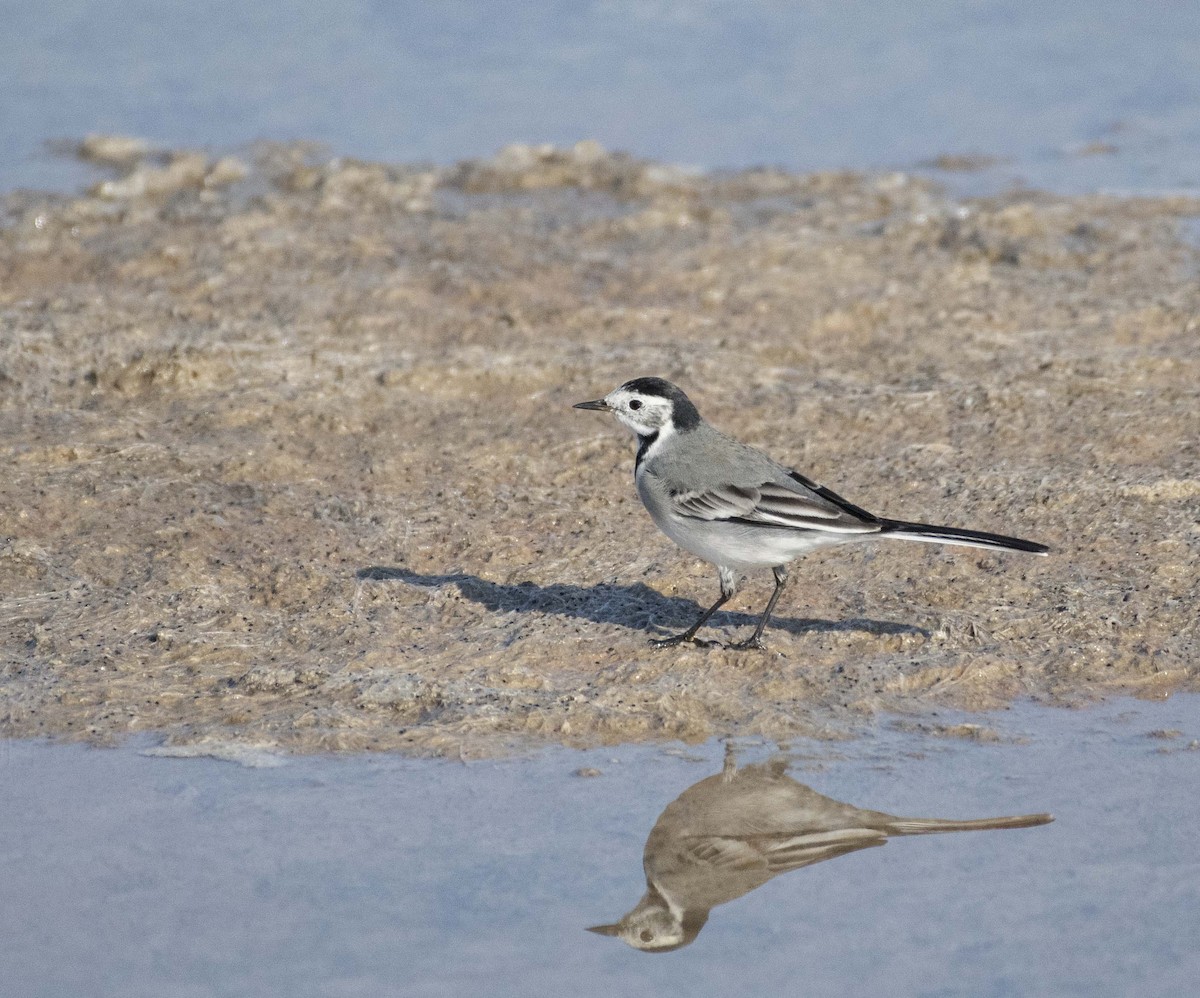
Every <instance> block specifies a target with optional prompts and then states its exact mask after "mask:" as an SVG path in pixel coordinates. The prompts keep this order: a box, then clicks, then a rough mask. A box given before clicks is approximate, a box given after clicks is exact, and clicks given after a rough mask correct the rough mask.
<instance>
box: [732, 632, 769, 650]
mask: <svg viewBox="0 0 1200 998" xmlns="http://www.w3.org/2000/svg"><path fill="white" fill-rule="evenodd" d="M726 647H727V648H730V649H731V650H733V651H751V650H754V651H766V650H767V646H766V645H765V644H763V639H762V638H760V637H759V636H758V635H757V634H756V635H754V637H752V638H747V639H746V640H745V641H734V642H732V643H731V644H729V645H727V646H726Z"/></svg>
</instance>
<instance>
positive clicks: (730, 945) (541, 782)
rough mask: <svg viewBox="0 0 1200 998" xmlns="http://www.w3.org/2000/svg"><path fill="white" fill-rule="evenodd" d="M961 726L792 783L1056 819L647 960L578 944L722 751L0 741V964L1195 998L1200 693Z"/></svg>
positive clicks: (876, 802) (487, 984)
mask: <svg viewBox="0 0 1200 998" xmlns="http://www.w3.org/2000/svg"><path fill="white" fill-rule="evenodd" d="M941 720H943V721H946V722H948V723H950V722H953V721H955V720H957V718H952V717H950V716H949V715H943V716H942V718H941ZM970 720H971V721H973V722H975V723H979V722H982V723H984V724H986V725H988V726H990V728H992V729H994V730H995V731H996V732H998V733H999V734H1000V735H1001V738H1002V740H1001V741H999V742H977V741H963V740H959V739H945V738H934V737H931V736H929V735H928V734H924V733H922V732H921V731H919V730H916V731H914V730H911V729H909V730H905V729H904V726H903V725H897V724H894V723H893V724H890V725H889V724H887V723H883V724H881V725H880V726H878V727H876V728H875V729H873V730H871V731H869V732H868V733H867V734H866V735H865V736H864V737H863V738H861V739H859V740H855V741H852V742H845V743H839V744H838V745H836V746H834V747H831V746H830V745H829V744H828V743H815V742H814V743H796V744H793V745H792V746H790V757H791V759H792V775H793V776H794V777H795V778H796V779H798V780H800V781H801V782H803V783H807V784H810V785H812V786H813V787H814V788H815V789H816V790H818V791H820V792H821V793H823V794H826V795H829V796H832V797H834V798H836V799H838V800H841V801H848V802H850V803H852V804H855V805H857V806H863V807H870V808H875V809H880V810H884V811H888V812H891V813H896V814H908V815H921V816H937V817H954V818H964V817H983V816H991V815H997V814H1020V813H1026V812H1034V811H1042V810H1048V811H1052V812H1053V813H1054V815H1055V818H1056V820H1055V822H1054V823H1053V824H1051V825H1048V826H1044V827H1039V828H1029V829H1020V830H1012V831H988V832H973V833H969V834H948V835H934V836H923V837H913V838H900V839H894V840H892V841H889V842H888V844H887V845H886V846H885V847H884V848H881V849H867V850H864V851H863V852H861V853H856V854H853V855H848V856H844V857H841V858H838V859H835V860H833V861H831V862H825V863H821V864H819V865H815V866H812V867H809V868H806V869H802V870H798V871H795V872H790V873H786V874H784V875H781V876H778V877H776V878H775V879H773V880H772V881H771V882H770V883H768V884H766V885H765V886H763V887H761V888H760V889H758V890H755V891H752V892H751V893H749V894H747V895H746V896H744V897H742V898H740V899H738V900H735V901H732V902H730V903H728V904H727V905H723V906H721V907H718V908H715V909H714V910H713V911H712V913H711V917H710V918H709V921H708V924H707V925H706V926H705V927H704V929H703V931H702V932H701V933H700V935H699V936H698V937H697V938H696V939H695V941H694V942H693V943H692V944H691V945H689V946H686V947H684V948H682V949H680V950H677V951H675V952H673V953H669V954H665V955H657V956H652V955H647V954H643V953H640V952H637V951H635V950H633V949H630V948H628V947H626V946H625V945H623V944H622V943H621V942H619V941H617V940H614V939H608V938H604V937H601V936H598V935H594V934H590V933H588V932H586V931H584V930H585V927H587V926H590V925H594V924H596V923H602V922H611V921H613V920H615V919H616V918H617V917H618V916H619V915H621V914H622V913H623V912H625V911H627V910H628V909H629V908H631V907H632V906H633V904H634V902H635V901H636V900H637V898H638V897H639V896H640V894H641V893H642V890H643V889H644V882H643V877H642V872H641V867H640V864H641V853H642V846H643V842H644V840H645V836H646V834H647V833H648V831H649V830H650V828H651V826H652V825H653V824H654V822H655V820H656V817H657V816H658V814H659V813H660V812H661V810H662V809H663V808H664V807H665V806H666V805H667V803H668V802H670V801H671V800H673V799H674V798H675V797H677V796H678V795H679V794H680V793H681V792H682V791H683V790H685V789H686V788H687V787H689V786H690V785H692V784H694V783H696V782H697V781H698V780H700V779H702V778H704V777H706V776H709V775H711V774H713V773H715V772H718V771H719V770H720V768H721V758H722V746H721V745H720V744H719V743H710V744H707V745H705V746H703V747H701V748H699V749H697V750H695V751H693V750H690V749H689V750H679V751H676V750H671V749H663V748H654V747H623V748H619V749H615V750H597V751H589V752H573V751H567V750H554V751H546V752H543V753H540V754H538V755H536V756H533V757H531V758H525V759H513V760H509V761H501V762H494V761H493V762H486V763H472V764H468V765H462V764H457V763H449V762H444V761H436V762H423V761H416V760H412V759H404V758H400V757H397V756H392V755H360V756H355V757H349V758H346V757H343V758H328V757H296V758H279V757H268V756H254V755H253V754H251V755H250V756H248V757H245V758H246V759H247V761H249V762H251V763H257V764H260V765H251V766H239V765H233V764H230V763H229V762H224V761H218V760H215V759H206V758H198V759H176V758H163V757H147V756H145V755H141V754H138V751H137V750H136V747H126V748H122V749H118V750H95V749H87V748H82V747H78V746H47V745H44V744H38V743H31V742H13V741H8V742H3V743H0V760H2V764H0V794H2V797H3V800H4V809H3V813H2V814H0V881H2V882H3V883H4V885H5V886H4V895H3V897H4V901H3V903H2V904H0V935H2V937H3V938H4V940H5V944H4V946H3V948H2V950H0V978H2V979H3V980H4V981H5V982H6V993H9V994H20V995H31V996H33V995H46V996H49V995H60V994H94V995H122V996H139V995H147V996H149V995H154V996H163V995H200V994H204V995H211V994H219V995H223V994H228V995H235V994H255V995H276V994H278V995H309V994H312V995H388V994H397V995H399V994H404V995H451V994H491V995H560V994H579V995H593V994H594V995H609V994H621V993H635V991H636V992H639V993H656V994H676V993H687V994H694V995H707V994H713V995H718V994H733V993H744V994H773V993H784V992H787V993H795V990H796V989H797V988H798V987H799V988H802V989H803V991H804V992H805V993H812V994H865V993H890V994H906V995H907V994H922V995H954V994H971V995H1027V994H1059V995H1072V994H1078V995H1128V994H1139V995H1178V994H1184V993H1187V992H1188V991H1189V989H1190V988H1191V987H1192V986H1193V985H1194V982H1195V980H1196V979H1197V976H1198V975H1200V956H1197V946H1196V943H1197V937H1196V925H1197V924H1200V922H1198V916H1200V861H1198V860H1197V858H1196V851H1195V844H1194V831H1195V828H1196V827H1197V824H1198V822H1200V797H1198V796H1197V794H1196V792H1195V788H1196V786H1197V779H1196V776H1197V766H1198V765H1200V751H1197V742H1196V739H1197V738H1200V698H1198V697H1195V696H1186V695H1181V696H1177V697H1174V698H1172V699H1171V700H1169V701H1168V702H1166V703H1157V704H1148V703H1142V702H1138V701H1129V700H1120V701H1113V702H1110V703H1107V704H1105V705H1102V706H1101V707H1099V708H1096V709H1093V710H1080V711H1063V710H1051V709H1046V708H1040V707H1035V706H1031V705H1028V704H1025V705H1019V706H1017V707H1015V708H1014V709H1012V710H1009V711H1005V712H1002V713H998V714H995V715H991V716H986V717H982V718H981V717H980V716H978V715H972V717H971V718H970ZM146 748H147V746H145V745H143V746H142V749H143V750H145V749H146ZM740 751H741V758H742V761H743V762H747V761H750V760H753V759H761V758H764V757H765V756H767V755H768V754H769V752H768V749H767V747H765V746H761V745H753V744H744V745H742V746H741V749H740ZM269 762H276V763H283V764H282V765H278V766H264V765H261V764H262V763H269ZM581 768H594V769H597V770H599V771H600V775H597V776H594V777H592V778H584V777H582V776H577V775H574V774H575V773H576V772H577V771H578V770H580V769H581Z"/></svg>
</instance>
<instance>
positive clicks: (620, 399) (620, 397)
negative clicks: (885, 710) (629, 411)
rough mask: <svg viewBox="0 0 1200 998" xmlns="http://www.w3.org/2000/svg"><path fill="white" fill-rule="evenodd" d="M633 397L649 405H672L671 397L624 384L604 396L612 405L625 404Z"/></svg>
mask: <svg viewBox="0 0 1200 998" xmlns="http://www.w3.org/2000/svg"><path fill="white" fill-rule="evenodd" d="M631 399H638V400H639V401H641V402H644V403H645V404H646V405H648V406H665V407H667V408H670V406H671V400H670V399H667V398H663V397H662V396H661V395H649V394H647V393H645V392H639V391H637V390H635V389H632V388H626V387H625V386H624V385H622V386H621V387H620V388H614V389H613V390H612V391H611V392H609V393H608V394H607V395H605V396H604V401H605V402H607V403H608V404H609V405H611V406H619V405H624V404H626V403H628V402H629V401H630V400H631Z"/></svg>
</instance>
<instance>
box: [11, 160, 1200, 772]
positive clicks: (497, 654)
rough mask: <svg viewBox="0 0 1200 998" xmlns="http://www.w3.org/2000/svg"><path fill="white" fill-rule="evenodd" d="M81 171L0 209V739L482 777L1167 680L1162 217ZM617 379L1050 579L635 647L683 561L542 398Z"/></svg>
mask: <svg viewBox="0 0 1200 998" xmlns="http://www.w3.org/2000/svg"><path fill="white" fill-rule="evenodd" d="M84 151H85V153H86V155H87V156H88V157H90V158H91V159H93V160H94V161H96V162H98V163H104V164H108V165H109V168H110V169H111V171H112V176H111V178H110V179H108V180H106V181H103V182H101V183H99V184H98V185H97V187H96V188H95V189H94V190H93V191H92V192H91V193H89V194H87V195H84V196H76V197H64V196H56V195H48V194H37V193H18V194H14V195H10V196H8V197H7V198H6V199H5V202H4V205H3V229H2V230H0V427H2V429H0V442H2V445H3V448H4V456H5V469H6V474H5V480H4V482H3V484H2V485H0V495H2V500H0V643H2V649H3V671H2V672H0V731H2V732H3V733H4V734H6V735H10V736H34V735H55V736H66V737H76V738H86V739H90V740H94V741H98V742H111V741H115V740H120V739H122V738H124V737H126V736H128V735H129V734H131V733H142V732H152V733H157V734H159V735H161V737H162V738H163V739H164V740H165V741H166V742H168V743H169V744H173V745H181V746H183V745H187V746H192V747H193V748H194V750H196V751H207V750H215V751H226V750H231V749H230V748H229V747H230V746H241V747H243V748H244V747H247V746H251V747H253V746H259V747H267V748H271V749H279V750H285V751H315V750H360V749H368V748H379V749H402V750H408V751H411V752H416V753H422V754H461V755H464V756H475V755H487V754H493V753H498V752H504V751H507V750H509V749H511V748H512V747H513V746H514V745H519V744H528V743H529V742H530V741H534V742H547V741H550V742H562V743H566V744H571V745H590V744H596V743H613V742H618V741H629V740H659V739H671V738H682V739H684V740H688V741H698V740H702V739H705V738H708V737H710V736H712V735H719V734H725V733H736V734H740V735H764V736H768V737H771V738H788V737H792V736H795V735H808V736H817V737H841V736H843V735H845V734H847V733H850V732H852V731H853V730H854V728H855V726H856V725H857V724H859V723H861V722H862V721H864V720H865V719H868V718H870V717H872V716H874V715H876V714H878V713H879V712H881V711H882V712H889V713H894V714H901V715H906V716H910V718H911V720H912V721H913V723H916V724H920V725H923V726H924V727H925V728H926V729H932V730H937V729H938V723H939V722H938V719H937V717H936V716H935V715H936V712H937V711H938V710H939V709H941V708H943V707H955V708H964V709H968V710H975V709H984V708H995V707H998V706H1002V705H1004V704H1006V703H1009V702H1011V701H1012V700H1014V699H1016V698H1022V697H1026V698H1033V699H1035V700H1044V701H1050V702H1054V703H1060V704H1064V705H1075V704H1081V703H1087V702H1090V701H1094V700H1095V699H1097V698H1100V697H1104V696H1107V695H1110V694H1114V693H1122V694H1134V695H1138V696H1144V697H1162V696H1166V695H1168V694H1170V693H1171V692H1173V691H1175V690H1182V689H1189V690H1197V689H1200V659H1198V655H1197V651H1198V649H1200V634H1198V627H1197V623H1196V612H1195V608H1196V606H1197V603H1198V596H1200V583H1198V582H1197V573H1196V571H1195V566H1196V564H1197V554H1198V549H1200V524H1198V516H1197V509H1198V506H1200V444H1198V437H1200V434H1198V432H1197V428H1198V426H1200V423H1198V420H1197V412H1198V411H1200V387H1198V386H1200V345H1198V344H1200V284H1198V283H1197V280H1196V278H1197V270H1198V264H1200V251H1198V250H1197V247H1196V246H1195V244H1194V242H1193V243H1189V241H1188V240H1187V238H1186V235H1187V233H1188V232H1189V231H1190V232H1193V233H1194V231H1195V228H1194V225H1195V221H1194V220H1195V217H1196V216H1197V215H1200V201H1197V200H1194V199H1186V198H1140V199H1139V198H1125V199H1118V198H1109V197H1100V196H1094V197H1060V196H1053V195H1047V194H1040V193H1036V192H1030V191H1019V192H1010V193H1006V194H1004V195H1000V196H994V197H989V198H982V199H975V200H965V201H964V200H957V199H954V198H952V197H950V196H949V195H947V194H945V193H942V192H939V191H938V190H937V189H935V188H933V187H931V186H930V185H929V184H927V183H926V182H923V181H920V180H918V179H915V178H913V177H910V176H905V175H898V174H892V175H886V176H862V175H852V174H820V175H812V176H791V175H787V174H783V173H778V172H772V171H757V172H750V173H742V174H731V175H711V176H702V175H694V174H690V173H686V172H684V171H680V170H677V169H674V168H672V167H668V166H664V165H661V164H655V163H646V162H640V161H635V160H632V159H629V158H626V157H622V156H617V155H611V154H608V153H605V152H604V151H603V150H601V149H599V148H598V147H596V146H594V145H592V144H588V143H583V144H581V145H580V146H577V147H576V148H575V149H573V150H560V151H549V150H539V149H528V148H524V147H515V148H512V149H509V150H506V151H505V152H503V153H501V154H499V155H498V156H497V157H496V158H495V159H493V160H491V161H487V162H476V163H467V164H462V165H460V166H458V167H454V168H450V169H426V168H420V167H397V166H389V165H382V164H374V163H362V162H354V161H348V160H328V159H327V158H322V157H321V156H319V155H318V154H316V153H315V152H314V151H313V150H311V149H308V148H305V147H302V146H263V147H261V148H259V149H257V150H254V152H253V155H249V156H246V157H244V158H243V159H241V160H238V159H233V158H229V157H225V158H219V157H209V156H205V155H201V154H197V153H187V152H176V153H168V154H159V153H153V152H151V151H148V150H146V149H145V148H144V147H139V146H137V145H132V146H131V145H129V144H121V143H113V142H105V141H94V142H93V143H92V144H91V145H90V146H88V147H86V148H85V150H84ZM1189 226H1191V228H1190V229H1189ZM650 374H656V375H661V376H664V377H667V378H670V379H671V380H673V381H676V382H677V383H679V384H680V385H681V386H683V387H684V388H685V389H686V390H687V391H688V392H689V394H691V395H692V397H693V399H694V400H695V401H696V402H697V404H698V405H699V406H700V408H701V411H702V412H703V413H704V414H705V415H706V416H708V417H709V418H710V419H711V420H712V421H713V422H714V423H715V424H716V425H718V426H719V427H721V428H723V429H725V430H727V431H729V432H731V433H733V434H735V435H737V436H739V437H741V438H742V439H744V440H746V441H748V442H751V443H755V444H758V445H760V446H763V447H764V448H766V449H768V450H769V451H770V452H771V453H772V454H773V455H774V456H776V457H777V458H779V459H780V460H783V461H786V462H788V463H790V464H792V465H794V466H795V467H797V468H798V469H799V470H801V471H802V472H804V473H805V474H806V475H808V476H809V477H811V478H814V479H816V480H817V481H819V482H822V483H823V484H825V485H828V486H829V487H831V488H833V489H835V490H836V491H838V492H840V493H842V494H843V495H845V496H846V497H847V498H849V499H850V500H851V501H853V502H856V503H859V504H860V505H863V506H865V507H867V508H869V509H872V510H874V511H878V512H881V513H885V514H887V515H890V516H894V517H899V518H909V519H923V520H928V521H932V522H944V523H948V524H953V525H957V526H966V527H974V528H977V529H984V530H997V531H1002V532H1008V533H1015V534H1019V535H1021V536H1026V537H1031V538H1033V539H1036V540H1040V541H1043V542H1045V543H1047V544H1050V545H1051V546H1052V547H1053V549H1054V551H1053V554H1052V555H1051V557H1049V558H1046V559H1041V558H1029V557H1022V556H1019V555H994V554H989V553H985V552H978V551H971V550H967V549H961V548H945V549H939V548H934V547H931V546H927V545H916V544H899V543H893V544H885V543H881V544H879V545H877V546H861V547H858V548H854V549H849V550H833V551H831V552H828V553H823V554H818V555H814V556H811V557H808V558H806V559H805V560H803V561H802V562H801V563H799V564H798V565H797V567H796V571H795V572H794V575H793V578H794V581H793V583H792V585H791V587H790V588H789V590H788V592H787V593H786V594H785V596H784V598H783V600H782V601H781V604H780V607H779V612H778V619H777V620H776V621H775V623H774V626H773V627H772V628H771V629H770V630H769V631H768V634H767V637H768V641H769V648H768V650H767V651H766V652H750V653H746V652H734V651H730V650H727V649H725V648H723V647H721V646H714V647H707V648H684V649H673V650H666V651H661V650H655V649H653V648H651V647H649V645H648V640H649V639H650V638H651V637H653V636H662V635H664V634H666V633H669V632H670V631H671V630H674V629H682V627H684V626H686V625H687V624H688V623H689V622H690V619H691V618H692V617H693V615H694V614H696V613H697V612H698V609H699V607H700V606H702V605H704V606H706V605H707V604H708V603H709V602H711V600H712V598H713V597H714V596H715V589H716V583H715V574H714V573H713V571H712V570H711V569H710V568H709V567H708V566H706V565H703V564H702V563H699V562H697V561H696V560H695V559H692V558H691V557H689V556H687V555H684V554H683V553H682V552H679V551H678V550H677V549H675V548H674V547H673V545H672V544H671V543H670V542H669V541H668V540H667V539H666V538H664V537H662V536H661V535H660V534H658V532H657V531H656V529H655V528H654V527H653V525H652V524H651V522H650V521H649V518H648V517H647V516H646V515H645V513H644V511H643V510H642V508H641V505H640V503H639V502H638V501H637V498H636V495H635V494H634V491H633V487H632V480H631V477H632V465H633V445H632V440H631V438H629V437H628V436H627V435H626V434H625V433H624V431H621V430H620V429H619V428H618V427H616V426H615V425H613V424H612V423H611V422H610V421H606V420H605V419H603V418H602V417H600V416H598V415H597V414H594V413H581V412H575V411H573V410H572V409H571V408H570V406H571V403H573V402H576V401H579V400H582V399H589V398H595V397H597V396H598V395H601V394H603V393H604V392H606V391H608V390H609V389H610V388H612V387H613V386H614V385H616V384H618V383H619V382H621V381H623V380H626V379H627V378H631V377H636V376H640V375H650ZM768 592H769V582H768V580H767V579H763V578H758V579H754V580H752V581H751V583H750V584H749V585H747V587H746V588H745V590H744V591H743V594H742V595H740V596H739V597H738V598H737V600H736V601H735V602H734V603H732V604H731V612H730V613H727V614H722V615H719V616H718V617H716V618H715V619H714V620H715V623H716V624H717V627H716V629H715V631H714V633H713V634H712V635H711V636H712V637H720V638H722V639H724V640H729V639H731V638H733V637H735V636H739V637H740V636H744V634H745V630H746V628H747V627H749V626H750V625H751V624H752V622H753V620H754V614H756V613H757V612H758V611H759V610H760V609H761V607H762V605H763V603H764V601H765V599H766V597H767V595H768ZM962 727H963V726H961V725H960V726H956V727H955V728H947V729H946V731H947V733H948V734H960V735H961V734H965V735H966V736H967V737H978V733H970V732H964V731H961V730H958V729H959V728H962ZM966 727H967V728H969V727H970V726H969V725H968V726H966ZM984 734H985V735H986V732H985V733H984Z"/></svg>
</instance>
